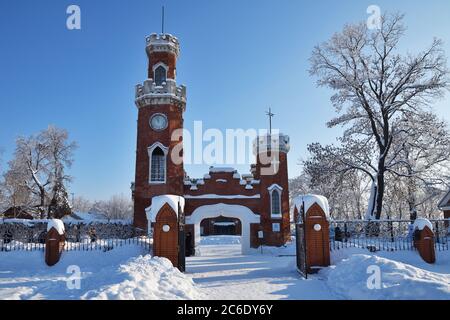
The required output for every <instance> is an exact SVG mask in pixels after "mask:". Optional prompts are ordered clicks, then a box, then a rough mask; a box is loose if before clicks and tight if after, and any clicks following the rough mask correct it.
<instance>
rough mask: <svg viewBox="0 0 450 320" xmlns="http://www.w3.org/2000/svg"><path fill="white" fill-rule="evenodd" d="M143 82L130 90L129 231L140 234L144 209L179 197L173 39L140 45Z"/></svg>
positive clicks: (179, 116) (180, 89)
mask: <svg viewBox="0 0 450 320" xmlns="http://www.w3.org/2000/svg"><path fill="white" fill-rule="evenodd" d="M146 42H147V45H146V52H147V56H148V59H149V63H148V78H147V80H145V81H144V83H143V84H138V85H137V86H136V100H135V103H136V106H137V109H138V120H137V147H136V148H137V149H136V174H135V182H134V183H133V184H132V192H133V200H134V225H135V226H136V227H139V228H142V229H146V228H147V218H146V214H145V209H146V208H148V207H149V206H150V205H151V200H152V198H153V197H155V196H158V195H164V194H171V195H180V196H181V195H183V180H184V168H183V155H182V148H181V146H182V129H183V113H184V111H185V109H186V87H185V86H177V83H176V63H177V59H178V56H179V53H180V46H179V42H178V39H177V38H176V37H174V36H172V35H170V34H152V35H150V36H149V37H147V39H146Z"/></svg>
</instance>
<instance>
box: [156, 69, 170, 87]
mask: <svg viewBox="0 0 450 320" xmlns="http://www.w3.org/2000/svg"><path fill="white" fill-rule="evenodd" d="M154 73H155V83H156V85H157V86H162V85H163V82H166V80H167V69H166V68H164V66H163V65H159V66H157V67H156V68H155V71H154Z"/></svg>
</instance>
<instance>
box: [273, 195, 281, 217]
mask: <svg viewBox="0 0 450 320" xmlns="http://www.w3.org/2000/svg"><path fill="white" fill-rule="evenodd" d="M271 197H272V201H271V203H272V208H271V209H272V212H271V214H272V215H281V201H280V192H279V191H278V190H273V191H272V196H271Z"/></svg>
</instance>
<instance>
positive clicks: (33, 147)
mask: <svg viewBox="0 0 450 320" xmlns="http://www.w3.org/2000/svg"><path fill="white" fill-rule="evenodd" d="M75 148H76V144H75V143H73V142H69V141H68V134H67V131H66V130H64V129H59V128H56V127H53V126H49V127H48V128H47V129H46V130H43V131H41V132H40V133H39V134H37V135H31V136H30V137H19V138H18V139H17V141H16V150H15V154H14V158H13V160H12V161H11V162H10V171H11V172H17V171H19V172H21V175H20V176H19V175H15V176H16V177H18V178H20V184H22V185H23V186H24V187H26V188H27V189H28V190H29V192H30V193H32V194H33V195H34V196H35V198H37V201H36V203H35V205H34V206H33V207H34V209H36V211H37V213H38V215H39V217H40V218H45V217H46V214H47V217H53V216H56V215H60V214H59V213H57V212H61V214H67V213H68V212H69V209H70V205H69V202H68V199H67V192H66V189H65V185H66V184H67V183H68V182H69V181H70V176H68V175H66V174H65V168H67V167H70V165H71V164H72V162H73V152H74V150H75Z"/></svg>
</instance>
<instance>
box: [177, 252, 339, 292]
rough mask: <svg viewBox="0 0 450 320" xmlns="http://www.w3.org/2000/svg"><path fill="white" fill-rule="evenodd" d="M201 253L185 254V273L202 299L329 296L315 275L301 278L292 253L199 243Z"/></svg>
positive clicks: (322, 283) (323, 283) (322, 282)
mask: <svg viewBox="0 0 450 320" xmlns="http://www.w3.org/2000/svg"><path fill="white" fill-rule="evenodd" d="M199 250H200V252H201V256H196V257H189V258H187V261H186V262H187V270H186V271H187V274H190V275H191V276H192V277H193V280H194V282H195V283H196V284H197V285H198V286H199V287H200V289H201V291H202V292H203V294H204V295H205V299H213V300H240V299H250V300H256V299H261V300H270V299H298V300H302V299H304V300H307V299H310V300H311V299H333V298H336V297H334V296H332V294H331V293H330V291H329V290H328V289H327V287H326V285H325V282H324V281H321V280H320V279H319V277H318V276H312V277H311V278H309V279H303V278H301V277H300V276H299V274H298V273H297V272H296V270H295V257H294V256H288V257H286V256H281V257H280V256H278V254H277V252H276V250H275V252H272V253H270V252H268V251H269V249H266V250H265V252H264V254H261V253H259V252H258V251H256V250H255V252H254V253H253V254H251V255H242V254H241V246H240V245H239V244H213V245H201V246H200V247H199Z"/></svg>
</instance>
